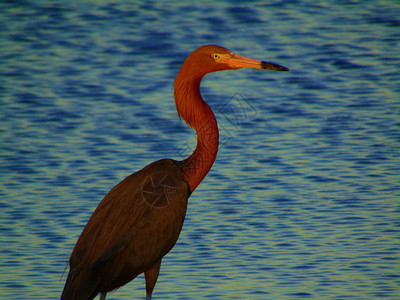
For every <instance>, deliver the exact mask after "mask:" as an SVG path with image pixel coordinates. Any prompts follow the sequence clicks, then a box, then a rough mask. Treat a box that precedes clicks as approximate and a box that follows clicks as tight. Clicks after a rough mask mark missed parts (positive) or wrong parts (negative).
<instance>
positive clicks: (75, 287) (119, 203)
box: [61, 45, 289, 300]
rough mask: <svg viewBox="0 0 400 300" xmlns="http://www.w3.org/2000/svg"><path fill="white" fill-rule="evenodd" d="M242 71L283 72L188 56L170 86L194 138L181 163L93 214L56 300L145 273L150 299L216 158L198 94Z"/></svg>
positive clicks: (82, 297) (163, 167)
mask: <svg viewBox="0 0 400 300" xmlns="http://www.w3.org/2000/svg"><path fill="white" fill-rule="evenodd" d="M241 68H253V69H265V70H274V71H289V69H288V68H286V67H283V66H281V65H278V64H274V63H270V62H265V61H261V60H255V59H251V58H247V57H244V56H240V55H238V54H235V53H233V52H231V51H230V50H228V49H226V48H224V47H221V46H216V45H205V46H201V47H200V48H198V49H196V50H194V51H193V52H192V53H191V54H190V55H189V56H188V57H187V58H186V60H185V61H184V63H183V64H182V66H181V69H180V71H179V72H178V75H177V76H176V78H175V81H174V83H173V89H174V98H175V104H176V108H177V112H178V115H179V117H180V118H182V119H183V120H184V121H185V122H186V123H187V124H188V125H189V126H190V127H192V128H193V129H194V130H195V131H196V134H197V146H196V148H195V150H194V152H193V153H192V154H191V155H190V156H189V157H187V158H185V159H183V160H180V161H178V160H173V159H167V158H165V159H161V160H158V161H155V162H153V163H151V164H149V165H147V166H146V167H144V168H143V169H141V170H139V171H137V172H136V173H133V174H131V175H129V176H128V177H126V178H125V179H124V180H122V181H121V182H120V183H119V184H117V185H116V186H115V187H114V188H112V189H111V190H110V191H109V192H108V193H107V194H106V196H105V197H104V198H103V200H102V201H101V202H100V203H99V205H98V206H97V208H96V209H95V210H94V212H93V214H92V215H91V217H90V219H89V221H88V223H87V224H86V226H85V227H84V229H83V231H82V233H81V235H80V236H79V238H78V241H77V243H76V245H75V246H74V248H73V251H72V254H71V256H70V258H69V272H68V276H67V279H66V282H65V286H64V289H63V292H62V295H61V300H78V299H79V300H91V299H94V298H95V297H97V296H98V295H99V294H100V299H101V300H104V299H105V298H106V295H107V293H108V292H111V291H113V290H115V289H118V288H120V287H122V286H123V285H125V284H127V283H128V282H130V281H131V280H133V279H134V278H136V277H137V276H138V275H140V274H142V273H144V276H145V286H146V287H145V288H146V300H150V299H151V298H152V294H153V290H154V287H155V285H156V282H157V278H158V275H159V271H160V266H161V261H162V259H163V257H164V256H165V255H166V254H167V253H168V252H169V251H170V250H171V249H172V248H173V247H174V245H175V243H176V241H177V240H178V237H179V234H180V232H181V229H182V226H183V223H184V219H185V215H186V209H187V203H188V198H189V196H190V195H191V194H192V193H193V192H194V190H195V189H196V187H197V186H198V185H199V184H200V182H201V181H202V180H203V178H204V177H205V176H206V175H207V173H208V172H209V170H210V169H211V167H212V165H213V163H214V161H215V159H216V156H217V152H218V140H219V139H218V135H219V134H218V126H217V121H216V118H215V115H214V113H213V111H212V110H211V108H210V106H209V105H208V104H207V103H206V102H205V101H204V100H203V98H202V96H201V94H200V82H201V80H202V78H203V77H204V76H205V75H206V74H208V73H211V72H217V71H223V70H237V69H241Z"/></svg>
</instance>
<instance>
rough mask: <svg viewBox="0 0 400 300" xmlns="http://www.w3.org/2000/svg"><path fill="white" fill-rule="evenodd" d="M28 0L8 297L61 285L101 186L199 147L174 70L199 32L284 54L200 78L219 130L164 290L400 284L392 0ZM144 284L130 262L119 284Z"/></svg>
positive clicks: (16, 69) (8, 138)
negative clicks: (182, 114) (181, 108)
mask: <svg viewBox="0 0 400 300" xmlns="http://www.w3.org/2000/svg"><path fill="white" fill-rule="evenodd" d="M18 2H19V4H15V3H13V2H11V1H10V2H2V3H1V4H0V15H1V19H0V22H1V23H0V29H1V36H0V39H1V48H0V64H1V71H0V72H1V75H2V76H1V81H0V94H1V100H0V101H1V102H0V105H1V117H0V124H1V127H0V138H1V152H0V165H1V171H2V172H1V175H0V193H1V202H0V206H1V210H0V232H1V234H0V239H1V246H0V270H1V271H0V298H1V299H57V298H58V297H59V295H60V292H61V290H62V288H63V284H64V280H65V273H63V272H64V269H65V266H66V263H67V260H68V257H69V255H70V253H71V250H72V247H73V245H74V244H75V242H76V239H77V237H78V235H79V234H80V232H81V230H82V229H83V226H84V225H85V224H86V222H87V220H88V218H89V216H90V214H91V212H92V211H93V210H94V208H95V207H96V206H97V204H98V202H99V201H100V200H101V199H102V197H103V196H104V195H105V193H106V192H107V191H108V190H109V189H110V188H111V187H113V186H114V185H115V184H116V183H118V182H119V181H120V180H121V179H123V178H124V177H125V176H127V175H129V174H130V173H132V172H134V171H136V170H138V169H140V168H142V167H143V166H145V165H147V164H148V163H150V162H152V161H155V160H157V159H160V158H164V157H170V158H175V159H182V158H184V157H185V156H186V155H187V154H188V153H190V151H191V150H192V149H193V148H194V146H195V137H194V133H193V131H191V130H190V129H189V128H187V127H186V126H185V124H183V123H182V122H180V121H179V119H178V118H177V115H176V111H175V107H174V102H173V98H172V82H173V78H174V77H175V75H176V74H177V72H178V70H179V67H180V65H181V63H182V62H183V60H184V59H185V58H186V56H187V55H188V54H189V53H190V52H191V51H192V50H194V49H196V48H197V47H198V46H200V45H203V44H219V45H222V46H225V47H228V48H230V49H231V50H233V51H235V52H237V53H239V54H241V55H245V56H249V57H252V58H258V59H263V60H269V61H273V62H276V63H279V64H282V65H284V66H287V67H289V68H290V69H291V72H290V73H283V72H266V71H260V70H239V71H235V72H221V73H216V74H211V75H208V76H207V77H206V78H205V79H204V81H203V86H202V93H203V97H204V98H205V99H206V100H207V101H208V102H209V104H210V105H211V107H212V108H213V109H214V111H215V113H216V116H217V119H218V121H219V125H220V130H221V144H222V145H221V149H220V151H219V154H218V157H217V160H216V163H215V165H214V166H213V169H212V170H211V172H210V173H209V175H208V176H207V177H206V179H205V180H204V182H203V183H202V184H201V185H200V186H199V188H198V189H197V190H196V191H195V193H194V194H193V195H192V196H191V198H190V204H189V208H188V215H187V218H186V221H185V225H184V228H183V232H182V234H181V237H180V239H179V241H178V243H177V245H176V246H175V248H174V249H173V251H172V252H171V253H170V254H169V255H168V256H167V257H166V258H165V259H164V261H163V265H162V269H161V275H160V278H159V281H158V284H157V286H156V289H155V293H154V299H210V298H212V299H308V298H310V299H399V298H400V276H399V274H400V272H399V271H400V268H399V267H400V263H399V258H400V255H399V253H400V251H399V233H400V232H399V225H400V222H399V220H400V218H399V216H400V214H399V194H400V193H399V192H400V187H399V182H400V181H399V169H400V161H399V138H400V134H399V133H400V130H399V125H400V122H399V108H400V80H399V67H400V56H399V52H398V49H399V48H400V45H399V40H400V38H399V29H400V17H399V16H400V5H399V4H398V2H397V1H302V2H297V1H273V2H270V3H269V4H264V3H263V2H262V1H218V2H216V1H203V2H199V3H197V4H188V3H185V1H170V2H169V3H168V4H167V3H164V2H161V1H149V2H148V3H147V4H138V3H136V2H134V1H123V3H116V2H109V1H86V2H84V3H82V1H70V2H68V3H67V2H63V3H62V4H61V3H58V4H55V3H54V2H53V1H18ZM121 2H122V1H121ZM63 274H64V275H63ZM62 276H63V277H62ZM143 297H144V279H143V277H139V278H137V279H136V280H134V281H133V282H132V283H130V284H128V285H126V286H124V287H123V288H121V289H120V290H118V291H117V292H115V293H111V294H109V297H108V299H142V298H143Z"/></svg>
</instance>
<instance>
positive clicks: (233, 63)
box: [226, 54, 289, 71]
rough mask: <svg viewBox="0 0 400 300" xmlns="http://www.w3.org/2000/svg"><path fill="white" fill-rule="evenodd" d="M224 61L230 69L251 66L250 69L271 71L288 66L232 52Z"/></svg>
mask: <svg viewBox="0 0 400 300" xmlns="http://www.w3.org/2000/svg"><path fill="white" fill-rule="evenodd" d="M226 63H227V64H228V65H229V66H230V67H231V68H232V69H240V68H252V69H264V70H272V71H289V69H288V68H286V67H283V66H280V65H277V64H273V63H269V62H266V61H261V60H256V59H252V58H247V57H244V56H240V55H237V54H233V57H232V58H230V59H228V60H227V61H226Z"/></svg>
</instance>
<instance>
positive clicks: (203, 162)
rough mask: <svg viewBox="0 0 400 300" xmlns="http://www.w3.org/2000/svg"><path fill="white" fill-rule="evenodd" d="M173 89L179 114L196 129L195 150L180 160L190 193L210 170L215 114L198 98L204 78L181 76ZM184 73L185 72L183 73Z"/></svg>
mask: <svg viewBox="0 0 400 300" xmlns="http://www.w3.org/2000/svg"><path fill="white" fill-rule="evenodd" d="M181 73H184V72H182V70H181V72H180V73H179V74H178V76H177V78H176V80H175V83H174V87H175V103H176V107H177V110H178V114H179V115H180V116H181V117H182V118H183V119H184V120H185V121H186V123H188V124H189V125H190V126H191V127H193V128H194V129H195V130H196V133H197V147H196V149H195V150H194V152H193V154H192V155H190V156H189V157H188V158H186V159H184V160H183V161H182V163H183V173H184V174H183V177H184V179H185V180H186V181H187V182H188V183H189V187H190V191H191V192H193V191H194V190H195V189H196V187H197V186H198V185H199V184H200V182H201V181H202V180H203V178H204V177H205V176H206V175H207V173H208V171H209V170H210V169H211V167H212V165H213V163H214V161H215V158H216V156H217V152H218V126H217V120H216V119H215V116H214V113H213V112H212V110H211V108H210V107H209V106H208V104H207V103H206V102H204V100H203V99H202V98H201V95H200V81H201V78H202V77H203V76H201V75H198V76H194V77H192V78H191V77H190V76H187V73H186V76H180V75H181ZM184 74H185V73H184Z"/></svg>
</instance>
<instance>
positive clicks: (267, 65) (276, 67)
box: [261, 61, 290, 71]
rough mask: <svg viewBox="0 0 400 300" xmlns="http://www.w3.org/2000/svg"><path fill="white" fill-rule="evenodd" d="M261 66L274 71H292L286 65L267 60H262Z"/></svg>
mask: <svg viewBox="0 0 400 300" xmlns="http://www.w3.org/2000/svg"><path fill="white" fill-rule="evenodd" d="M261 68H263V69H265V70H273V71H290V70H289V69H288V68H286V67H284V66H281V65H277V64H273V63H269V62H266V61H262V62H261Z"/></svg>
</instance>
